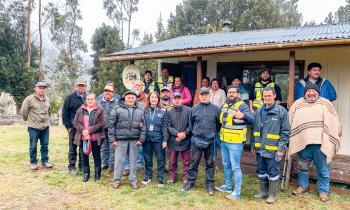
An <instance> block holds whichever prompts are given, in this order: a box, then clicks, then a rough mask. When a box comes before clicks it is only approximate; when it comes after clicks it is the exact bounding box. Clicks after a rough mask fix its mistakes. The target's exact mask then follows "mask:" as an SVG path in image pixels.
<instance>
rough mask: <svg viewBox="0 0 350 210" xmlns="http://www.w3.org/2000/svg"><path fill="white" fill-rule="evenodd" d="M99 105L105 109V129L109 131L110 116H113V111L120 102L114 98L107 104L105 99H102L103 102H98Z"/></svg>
mask: <svg viewBox="0 0 350 210" xmlns="http://www.w3.org/2000/svg"><path fill="white" fill-rule="evenodd" d="M97 103H98V104H100V105H101V106H102V107H103V109H104V113H105V119H106V121H105V126H104V129H105V130H108V118H109V115H110V114H111V111H112V109H113V108H114V107H115V106H116V105H118V103H119V101H118V100H116V99H115V98H113V99H112V100H111V101H109V102H107V101H106V100H105V99H104V98H102V99H101V100H99V101H97Z"/></svg>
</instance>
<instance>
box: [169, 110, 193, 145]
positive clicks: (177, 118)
mask: <svg viewBox="0 0 350 210" xmlns="http://www.w3.org/2000/svg"><path fill="white" fill-rule="evenodd" d="M190 112H191V109H190V108H188V107H187V106H185V105H182V106H180V107H176V106H174V107H173V108H172V109H171V110H170V111H169V118H170V122H169V134H170V139H169V142H168V146H169V149H171V150H174V151H184V150H187V149H190V147H191V132H190V128H189V116H190ZM181 132H185V134H186V138H185V139H184V140H182V141H179V142H177V141H176V140H175V139H176V137H177V134H178V133H181Z"/></svg>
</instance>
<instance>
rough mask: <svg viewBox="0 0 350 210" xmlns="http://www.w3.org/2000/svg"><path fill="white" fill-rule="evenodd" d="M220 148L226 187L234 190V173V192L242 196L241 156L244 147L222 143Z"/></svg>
mask: <svg viewBox="0 0 350 210" xmlns="http://www.w3.org/2000/svg"><path fill="white" fill-rule="evenodd" d="M220 146H221V158H222V165H223V167H224V177H225V185H226V187H228V188H230V189H232V172H233V176H234V181H235V189H234V192H235V193H236V194H238V195H240V194H241V187H242V171H241V155H242V151H243V146H244V145H243V144H231V143H226V142H221V143H220Z"/></svg>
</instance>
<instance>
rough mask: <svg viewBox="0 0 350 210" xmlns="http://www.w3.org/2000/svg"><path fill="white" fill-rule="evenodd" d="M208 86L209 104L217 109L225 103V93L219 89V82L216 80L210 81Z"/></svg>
mask: <svg viewBox="0 0 350 210" xmlns="http://www.w3.org/2000/svg"><path fill="white" fill-rule="evenodd" d="M210 86H211V88H210V102H211V103H212V104H214V105H216V106H218V107H221V106H222V105H224V103H225V101H226V93H225V91H224V90H223V89H220V85H219V81H218V80H217V79H212V80H211V83H210Z"/></svg>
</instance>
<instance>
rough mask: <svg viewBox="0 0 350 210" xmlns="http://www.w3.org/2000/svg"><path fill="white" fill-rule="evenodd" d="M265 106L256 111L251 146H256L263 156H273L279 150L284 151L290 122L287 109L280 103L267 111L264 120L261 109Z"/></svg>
mask: <svg viewBox="0 0 350 210" xmlns="http://www.w3.org/2000/svg"><path fill="white" fill-rule="evenodd" d="M264 107H265V106H262V107H261V108H260V109H259V110H257V112H256V116H255V123H254V129H253V131H254V132H253V135H254V138H253V139H254V140H253V142H252V144H251V146H255V148H256V152H258V153H260V155H261V156H262V157H266V158H273V157H274V155H275V153H276V152H277V151H284V150H285V149H286V147H287V144H288V141H289V135H290V123H289V118H288V112H287V110H286V109H285V108H284V107H282V106H280V105H278V104H275V105H274V107H273V108H272V109H271V110H269V111H268V112H267V114H266V120H265V122H262V120H261V111H262V109H263V108H264Z"/></svg>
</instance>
